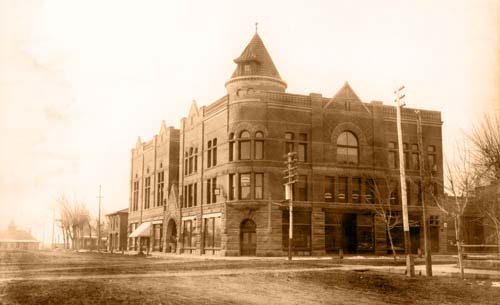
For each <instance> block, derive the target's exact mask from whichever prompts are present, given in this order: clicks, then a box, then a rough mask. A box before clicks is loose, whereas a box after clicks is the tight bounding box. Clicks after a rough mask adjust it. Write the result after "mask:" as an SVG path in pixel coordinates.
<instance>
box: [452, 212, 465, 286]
mask: <svg viewBox="0 0 500 305" xmlns="http://www.w3.org/2000/svg"><path fill="white" fill-rule="evenodd" d="M454 218H455V239H456V241H457V253H458V268H460V278H461V279H464V278H465V274H464V262H463V253H462V238H461V236H462V231H461V229H460V227H461V223H460V216H458V215H455V216H454Z"/></svg>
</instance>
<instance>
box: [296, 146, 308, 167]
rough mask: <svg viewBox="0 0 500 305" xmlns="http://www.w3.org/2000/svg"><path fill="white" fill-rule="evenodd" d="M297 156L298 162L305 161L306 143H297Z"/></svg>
mask: <svg viewBox="0 0 500 305" xmlns="http://www.w3.org/2000/svg"><path fill="white" fill-rule="evenodd" d="M298 150H299V151H298V153H297V154H298V158H299V161H300V162H307V144H306V143H299V145H298Z"/></svg>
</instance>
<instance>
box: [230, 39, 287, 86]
mask: <svg viewBox="0 0 500 305" xmlns="http://www.w3.org/2000/svg"><path fill="white" fill-rule="evenodd" d="M234 62H235V63H237V64H238V67H237V68H236V70H235V71H234V73H233V75H232V78H234V77H239V76H248V75H256V76H268V77H273V78H277V79H279V80H281V76H280V74H279V72H278V70H277V69H276V66H275V65H274V63H273V60H272V59H271V56H270V55H269V53H268V52H267V49H266V47H265V46H264V42H262V39H261V38H260V36H259V34H258V33H257V32H256V33H255V35H254V36H253V38H252V40H250V43H249V44H248V45H247V46H246V48H245V49H244V50H243V52H242V53H241V55H240V56H239V57H238V58H236V59H235V60H234ZM247 63H248V64H251V63H255V64H254V65H252V70H251V71H250V72H249V71H245V70H244V69H242V68H241V66H242V65H245V64H247Z"/></svg>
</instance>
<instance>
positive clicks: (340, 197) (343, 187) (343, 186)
mask: <svg viewBox="0 0 500 305" xmlns="http://www.w3.org/2000/svg"><path fill="white" fill-rule="evenodd" d="M337 201H338V202H347V177H339V192H338V194H337Z"/></svg>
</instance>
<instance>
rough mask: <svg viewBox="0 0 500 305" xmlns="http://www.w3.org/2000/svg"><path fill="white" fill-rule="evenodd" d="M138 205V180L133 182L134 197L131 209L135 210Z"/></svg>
mask: <svg viewBox="0 0 500 305" xmlns="http://www.w3.org/2000/svg"><path fill="white" fill-rule="evenodd" d="M138 207H139V181H135V182H134V199H133V204H132V211H137V209H138Z"/></svg>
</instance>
